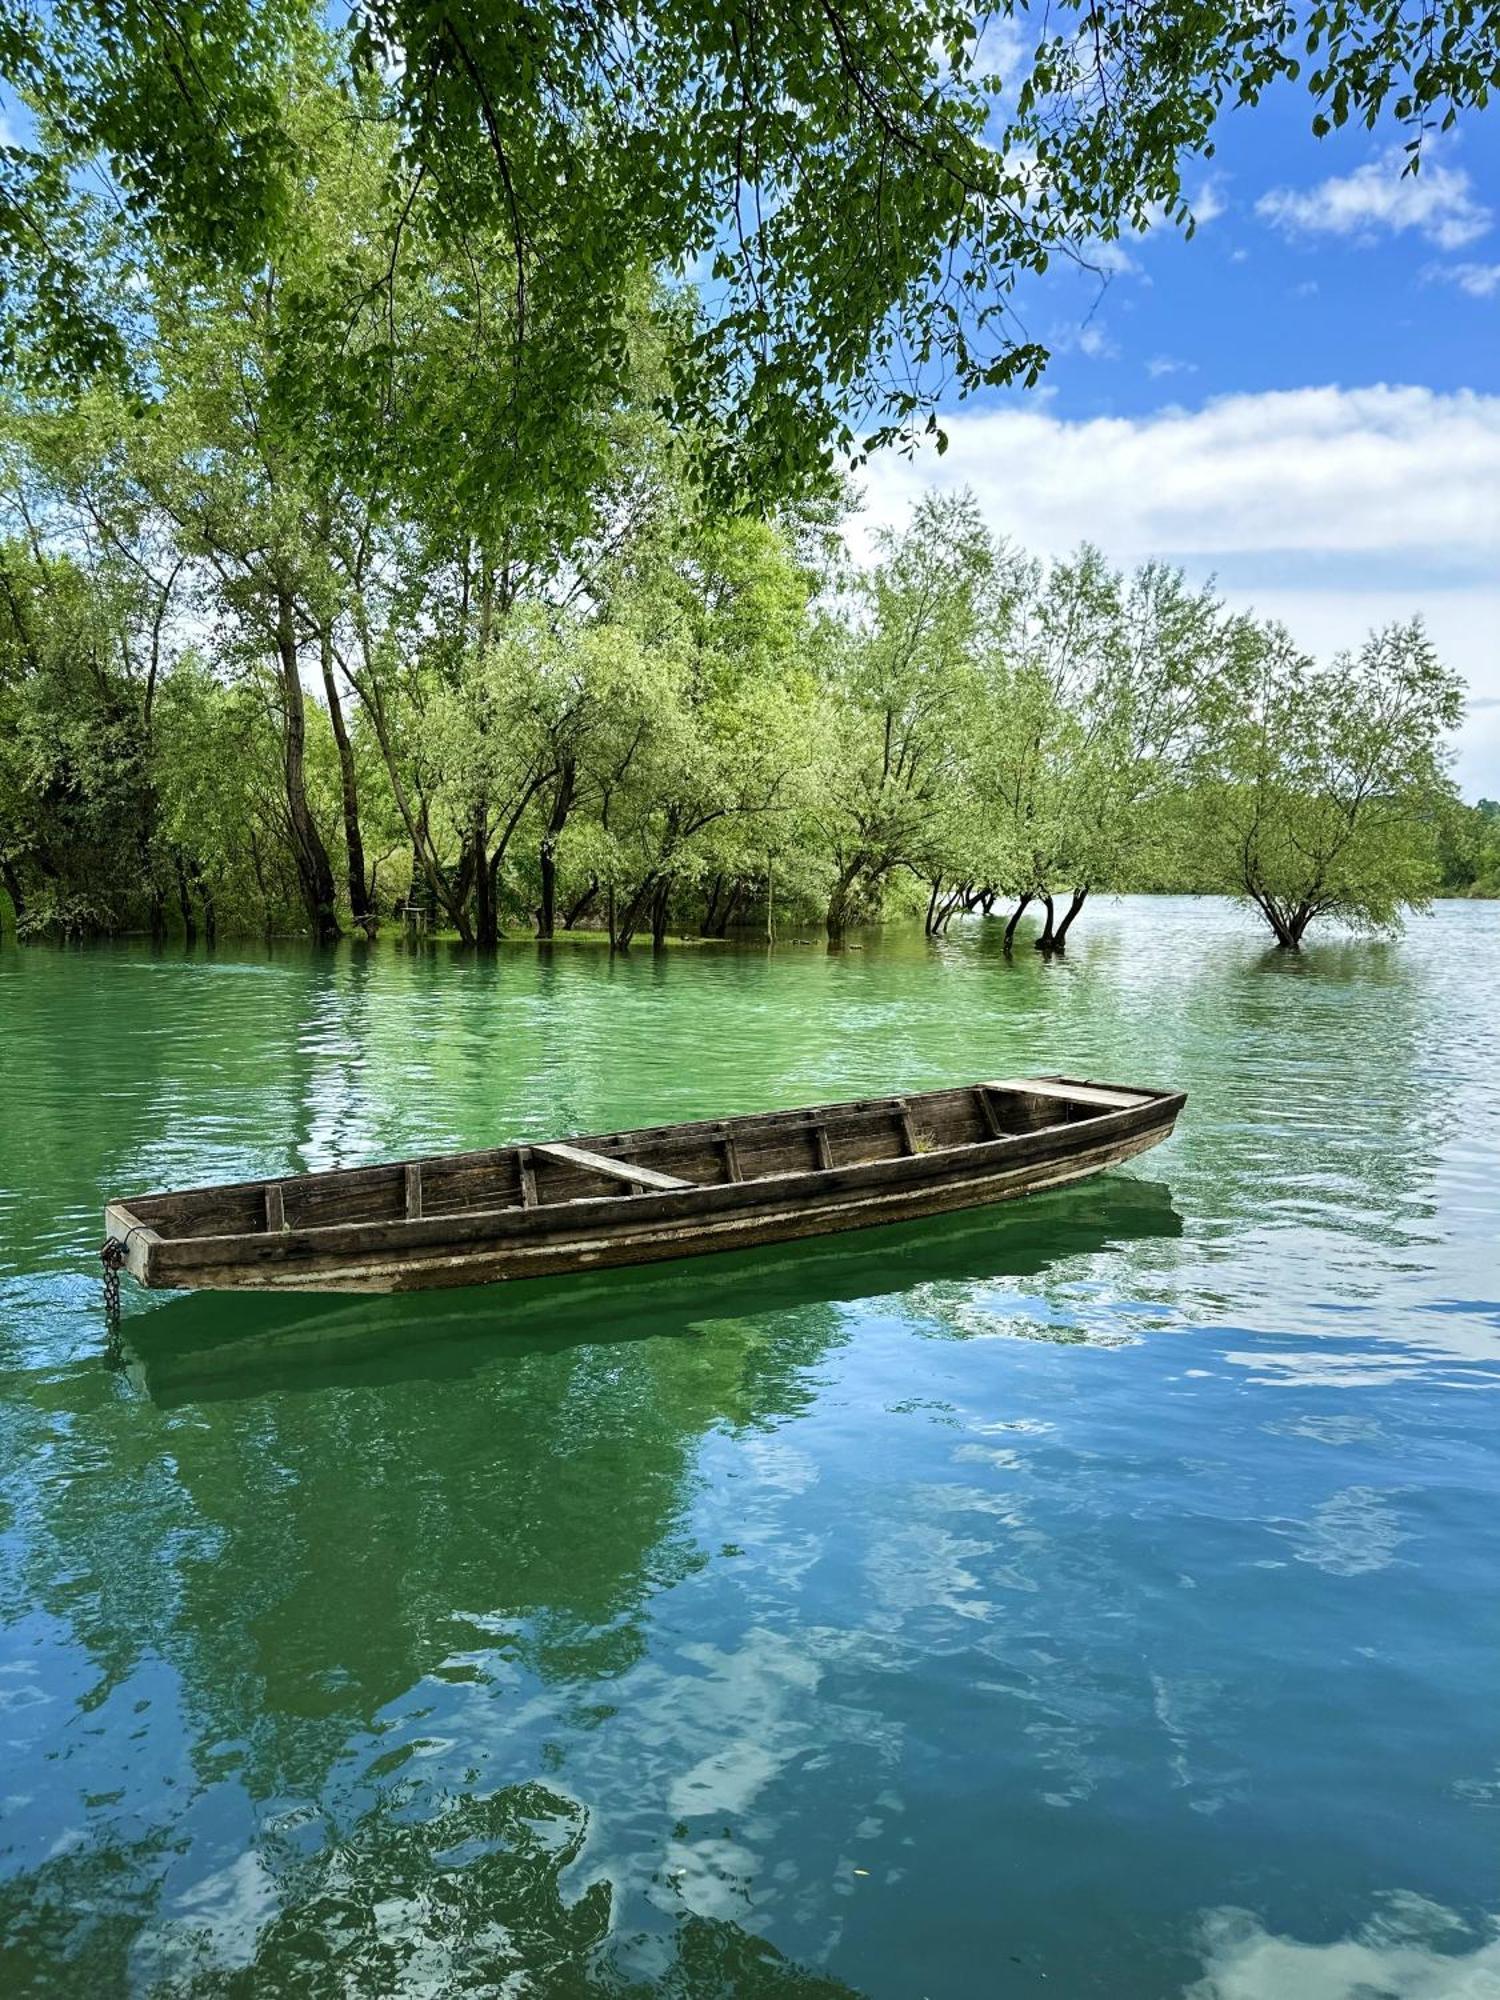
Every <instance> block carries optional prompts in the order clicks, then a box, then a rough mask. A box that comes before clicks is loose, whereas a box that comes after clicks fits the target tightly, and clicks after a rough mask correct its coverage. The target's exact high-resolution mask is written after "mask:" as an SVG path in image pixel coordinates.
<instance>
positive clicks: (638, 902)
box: [609, 874, 658, 951]
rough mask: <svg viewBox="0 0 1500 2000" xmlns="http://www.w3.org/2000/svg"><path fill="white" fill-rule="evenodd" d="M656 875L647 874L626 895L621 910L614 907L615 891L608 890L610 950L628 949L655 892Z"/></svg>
mask: <svg viewBox="0 0 1500 2000" xmlns="http://www.w3.org/2000/svg"><path fill="white" fill-rule="evenodd" d="M657 879H658V878H657V876H656V875H655V874H651V875H648V876H647V877H646V879H645V881H644V882H642V883H641V884H640V886H639V888H637V889H636V891H635V893H634V894H633V895H631V896H628V897H627V898H626V901H625V907H624V909H623V910H618V909H617V908H616V902H615V892H614V889H613V888H611V889H610V892H609V946H610V950H611V951H629V949H630V945H631V940H632V939H633V938H634V936H635V934H636V931H637V930H638V929H639V927H640V921H641V918H642V916H643V915H644V914H645V912H646V910H647V909H648V907H651V906H652V898H653V896H654V895H655V892H656V884H657Z"/></svg>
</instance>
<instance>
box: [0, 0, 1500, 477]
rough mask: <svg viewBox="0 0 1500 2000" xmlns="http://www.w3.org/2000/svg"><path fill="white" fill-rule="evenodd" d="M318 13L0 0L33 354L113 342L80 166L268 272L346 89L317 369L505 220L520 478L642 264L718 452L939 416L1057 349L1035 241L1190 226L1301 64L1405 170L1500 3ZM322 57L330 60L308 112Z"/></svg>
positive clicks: (503, 4)
mask: <svg viewBox="0 0 1500 2000" xmlns="http://www.w3.org/2000/svg"><path fill="white" fill-rule="evenodd" d="M321 21H322V15H321V10H320V9H318V8H317V7H315V6H314V5H313V4H311V0H199V4H197V5H195V6H193V7H191V8H187V9H183V8H171V9H156V8H143V7H137V6H134V5H131V4H128V0H67V4H61V5H58V6H55V7H51V8H46V9H41V8H36V7H34V6H32V5H31V4H29V0H0V77H3V78H4V79H5V80H6V81H7V82H8V83H9V85H10V86H11V87H12V88H13V89H14V90H16V91H17V92H19V93H20V94H21V95H22V96H23V97H24V98H25V99H26V101H27V102H28V103H29V105H30V106H31V107H32V109H33V111H34V113H35V116H36V119H37V134H36V137H35V139H34V140H14V141H12V142H11V143H10V144H8V145H6V146H4V147H3V148H0V285H3V289H4V299H3V328H4V332H5V336H6V339H7V343H8V348H9V352H10V354H11V356H12V358H13V360H14V361H15V362H16V363H17V364H19V365H22V366H24V367H25V368H27V369H28V370H29V371H31V372H32V373H33V374H37V375H40V376H41V377H43V378H44V379H45V378H48V377H56V376H63V377H67V376H70V375H71V376H75V377H76V376H77V375H78V374H79V373H80V372H84V373H86V372H89V371H91V370H92V369H94V368H96V367H97V366H98V365H99V364H100V363H101V362H103V361H106V360H109V359H111V358H113V359H114V360H116V361H120V360H122V359H123V358H124V357H123V353H122V340H121V331H120V326H119V320H120V312H119V300H118V296H117V295H115V294H113V293H112V292H111V289H110V286H109V283H108V278H107V274H106V273H101V271H100V269H99V268H98V265H97V263H96V262H95V261H93V260H91V258H90V256H89V254H88V252H87V250H86V249H85V248H84V247H83V245H82V244H81V243H80V242H79V241H78V239H77V234H76V230H75V228H74V223H73V213H72V211H73V210H74V208H75V207H76V204H77V203H78V201H79V200H80V199H82V198H83V194H84V189H85V182H84V180H83V178H82V176H83V170H84V169H90V170H94V171H96V172H97V173H98V174H99V175H102V177H103V179H104V180H105V181H106V182H107V184H108V186H109V188H110V190H111V194H112V198H113V200H114V202H115V204H116V208H117V211H118V214H119V217H120V220H121V226H122V227H130V228H136V229H140V230H143V231H145V232H146V233H148V234H149V235H151V236H152V237H153V238H154V239H155V240H156V242H157V243H158V244H159V245H160V246H161V247H162V249H163V250H164V251H165V252H166V253H168V254H169V255H170V256H172V257H173V258H175V259H177V260H179V261H180V262H182V263H183V264H184V265H185V266H189V267H192V268H194V269H198V270H201V271H205V272H217V273H219V274H221V275H222V274H226V273H227V274H231V275H236V276H239V277H245V276H248V275H250V274H253V273H256V272H258V271H260V270H261V269H263V268H264V267H265V266H266V265H267V264H268V263H270V264H272V265H276V264H279V263H281V262H282V261H283V260H284V258H285V257H286V254H287V246H288V244H289V243H290V242H293V241H296V240H299V239H305V238H306V236H307V234H308V231H309V228H310V223H309V216H308V207H309V199H308V175H309V171H310V170H311V171H312V172H313V174H314V176H316V172H317V166H316V155H317V153H318V150H319V148H320V147H322V146H323V145H325V144H326V138H327V131H328V128H329V127H330V125H331V124H334V123H339V122H342V123H343V124H345V125H346V126H348V127H350V128H355V127H362V128H365V129H366V130H367V131H372V132H373V131H376V130H377V129H378V131H379V133H380V134H381V137H380V139H379V141H378V143H377V144H376V146H375V149H374V150H375V152H376V153H377V154H378V156H379V171H380V173H381V175H382V177H383V182H382V185H383V199H382V201H381V203H380V210H379V216H378V220H376V221H375V222H373V224H372V228H371V231H370V234H369V236H368V238H367V239H366V240H365V241H364V242H363V243H362V244H361V245H360V247H359V250H358V252H357V253H356V254H354V255H352V256H351V257H350V258H349V259H348V264H347V268H346V269H345V270H344V272H343V273H342V274H341V275H342V278H343V281H344V282H343V285H342V288H341V297H340V298H339V300H338V302H337V304H336V306H335V307H334V308H333V310H332V315H331V317H330V316H329V315H328V313H327V311H326V310H325V314H324V319H323V323H322V328H321V332H322V336H323V337H322V339H321V341H320V342H319V343H318V346H317V351H316V353H314V352H312V351H308V352H305V353H304V354H303V355H302V357H301V360H302V364H303V381H304V384H305V381H306V379H307V376H308V372H309V371H312V372H315V373H318V374H319V375H321V374H322V373H323V372H326V370H327V368H328V367H329V366H330V364H334V365H336V364H337V363H338V362H339V361H340V360H347V359H348V358H349V356H350V354H351V347H350V336H351V329H352V328H355V327H358V326H363V327H364V329H365V335H366V336H367V337H362V338H355V339H354V340H353V347H352V352H353V354H354V356H355V357H356V358H357V362H358V366H357V369H356V370H355V373H354V375H353V376H352V377H350V379H351V380H358V381H363V382H365V383H367V384H368V385H369V386H370V388H371V390H372V393H376V394H381V395H383V393H384V390H383V387H382V385H383V384H384V382H385V381H387V380H388V379H389V378H390V377H391V376H392V375H393V374H394V373H397V372H399V367H400V363H399V355H398V351H397V350H398V348H399V342H397V341H395V340H389V341H386V342H382V340H381V339H380V338H379V332H378V330H379V328H380V327H382V326H384V327H385V328H386V329H387V331H388V332H389V331H391V330H392V329H393V328H394V326H395V325H396V323H397V322H398V321H399V318H400V316H401V313H402V311H403V306H402V303H401V301H402V298H403V294H405V296H406V298H407V300H408V305H409V299H410V291H409V278H410V260H411V259H412V258H413V257H415V258H416V259H417V260H418V261H419V262H420V260H421V258H422V257H423V255H424V254H425V253H426V246H429V245H433V244H435V245H436V246H438V248H439V249H440V250H443V249H446V250H449V251H452V250H454V249H457V248H459V247H461V246H465V245H469V244H472V243H473V242H474V241H475V240H477V239H482V240H484V241H485V242H487V243H489V244H491V245H493V246H495V248H496V249H497V250H498V251H501V252H503V259H502V261H503V264H504V269H505V272H506V280H505V288H504V296H503V298H502V297H501V296H500V295H499V294H498V293H497V294H496V296H495V298H494V300H493V326H492V332H493V333H495V334H497V335H499V336H500V337H499V338H496V339H494V340H493V341H492V343H491V352H492V365H493V366H494V367H495V368H496V369H498V370H500V371H501V372H502V373H503V374H504V375H505V376H506V378H507V388H508V393H506V394H505V395H503V396H502V397H501V399H500V407H501V408H502V410H503V411H504V413H505V422H506V423H507V424H508V425H509V426H510V427H511V429H512V431H513V432H514V433H515V443H516V447H517V448H516V449H514V450H513V451H510V452H507V453H504V454H501V455H500V457H498V458H497V457H496V456H495V455H494V454H492V453H487V452H483V451H481V450H480V449H479V448H478V446H479V443H480V441H479V440H478V439H476V438H474V437H471V436H469V437H465V438H464V440H463V442H464V444H465V446H466V450H465V453H464V454H463V456H464V457H465V458H466V460H467V477H468V479H469V480H470V481H471V482H475V481H477V482H481V483H483V482H490V483H491V484H492V487H493V489H494V490H499V488H500V487H501V486H502V485H503V486H505V488H506V490H507V491H512V492H513V491H514V489H515V484H516V475H517V468H518V466H520V465H523V464H525V463H527V462H528V459H529V455H530V454H531V453H535V456H536V470H535V473H534V475H533V477H534V480H535V482H536V483H537V484H538V485H540V486H549V487H551V488H553V489H558V490H561V491H564V492H566V491H569V490H573V489H575V488H576V486H577V484H578V482H580V481H583V480H586V478H587V475H588V468H587V467H584V468H581V469H579V470H575V469H574V467H573V463H572V458H571V454H570V452H569V450H567V449H562V450H559V449H558V448H557V440H559V439H562V440H564V442H565V443H567V444H570V443H571V442H572V440H573V439H574V438H575V436H576V433H577V431H578V429H579V423H578V417H579V414H580V413H591V412H593V411H595V410H597V409H598V408H599V407H600V406H601V405H602V404H605V403H607V402H608V401H610V400H611V397H612V396H613V394H614V393H616V392H618V391H619V390H621V389H622V388H623V386H624V385H625V384H626V383H627V382H628V381H629V379H630V376H631V370H632V366H633V361H632V356H631V352H630V349H631V342H630V338H629V326H630V322H631V309H632V305H633V302H634V301H636V300H637V299H638V297H639V293H640V288H641V286H642V284H643V283H648V282H657V283H662V282H666V283H671V284H677V285H681V286H683V287H684V288H685V289H686V291H687V294H688V296H689V299H690V312H691V327H690V332H689V337H687V338H685V339H684V340H682V341H681V342H679V343H677V344H675V345H674V347H673V349H672V352H671V355H670V358H669V364H668V366H667V369H666V373H665V377H664V379H663V381H662V383H661V385H660V393H661V402H662V406H663V408H664V409H666V410H667V411H668V412H670V414H671V415H672V417H673V418H674V420H675V421H676V422H677V423H678V424H682V425H691V426H694V427H698V428H711V429H713V430H715V431H716V432H717V433H718V434H719V435H720V437H721V440H722V441H723V442H722V446H721V449H720V450H719V451H717V452H716V453H715V454H714V455H713V457H712V459H711V460H709V461H708V463H707V464H706V466H705V468H704V470H705V473H706V475H707V476H709V477H711V478H712V479H713V480H714V481H715V483H716V484H717V486H718V488H719V490H720V492H721V494H723V495H728V496H741V497H742V496H744V495H746V494H754V495H756V496H758V497H759V498H761V499H765V498H767V497H768V496H770V495H772V494H773V493H779V494H786V493H791V492H796V491H800V490H804V489H805V488H806V486H807V484H808V482H809V481H810V480H812V481H815V480H816V479H817V478H818V477H819V476H821V475H822V474H824V473H826V471H827V469H828V468H829V466H830V465H831V464H833V463H834V461H835V458H836V457H837V456H839V455H842V454H847V453H848V452H849V451H850V450H851V449H854V448H856V447H860V446H865V447H868V446H873V445H877V444H880V443H882V442H888V441H890V440H891V439H893V438H896V437H901V436H905V435H909V434H910V433H911V432H912V431H913V430H914V429H918V428H921V427H923V426H935V424H936V418H935V415H934V411H935V408H936V401H937V398H938V397H939V396H940V395H943V394H950V395H951V394H954V393H957V394H962V393H966V392H968V391H971V390H974V389H978V388H981V387H985V386H994V385H996V384H1001V383H1006V382H1013V381H1017V380H1023V381H1024V380H1034V379H1035V376H1036V373H1037V371H1038V370H1039V369H1040V367H1041V366H1042V365H1043V362H1044V360H1045V355H1044V353H1043V350H1042V349H1041V348H1040V347H1039V346H1038V344H1037V343H1036V342H1035V341H1033V340H1032V339H1030V338H1029V337H1028V336H1027V335H1026V334H1025V332H1024V331H1023V330H1022V328H1021V326H1020V325H1019V323H1018V321H1017V320H1016V318H1015V317H1014V315H1013V312H1012V309H1011V304H1010V300H1011V295H1012V291H1013V288H1014V286H1015V284H1016V282H1017V280H1018V278H1019V277H1020V276H1022V275H1023V274H1025V273H1027V272H1038V271H1041V270H1044V269H1045V268H1046V266H1047V263H1048V260H1049V259H1051V258H1053V257H1056V256H1059V255H1071V256H1075V257H1079V258H1083V259H1087V258H1088V257H1089V255H1090V254H1091V246H1093V245H1095V244H1097V243H1098V242H1100V241H1108V240H1109V239H1111V238H1114V237H1116V236H1118V235H1119V234H1120V233H1121V232H1122V231H1129V230H1131V229H1136V228H1141V227H1145V226H1147V225H1148V224H1149V223H1151V222H1153V221H1157V220H1160V219H1162V218H1166V219H1168V220H1169V221H1172V222H1175V223H1178V224H1181V225H1183V226H1185V227H1188V228H1190V227H1191V214H1190V211H1189V207H1188V203H1187V201H1186V199H1185V195H1184V172H1185V169H1186V168H1187V167H1188V166H1189V165H1190V163H1191V162H1193V161H1194V160H1196V159H1199V158H1201V157H1203V156H1205V155H1207V154H1208V153H1210V152H1211V150H1212V147H1213V140H1214V131H1215V125H1216V121H1217V119H1218V118H1219V116H1220V114H1221V113H1222V112H1223V111H1224V110H1225V109H1226V108H1227V107H1230V106H1234V105H1245V104H1254V103H1255V102H1256V101H1257V100H1259V99H1260V98H1261V97H1262V95H1263V94H1264V93H1265V92H1266V91H1267V90H1269V89H1270V88H1272V87H1273V86H1275V85H1281V84H1284V85H1288V86H1295V87H1297V88H1298V89H1301V90H1304V91H1305V92H1306V94H1307V99H1308V107H1309V110H1308V115H1309V119H1310V122H1311V124H1312V127H1313V129H1314V130H1315V131H1319V132H1321V131H1326V130H1328V129H1330V128H1331V127H1333V126H1336V125H1341V124H1344V123H1345V122H1347V121H1350V120H1356V121H1364V122H1365V123H1367V124H1373V123H1375V122H1376V121H1377V120H1378V119H1380V118H1381V117H1384V116H1389V117H1391V118H1394V119H1395V120H1397V121H1400V122H1401V123H1403V124H1404V125H1405V126H1406V127H1407V128H1408V133H1409V137H1408V145H1409V148H1410V163H1411V166H1412V168H1413V169H1415V168H1416V167H1417V165H1418V162H1419V159H1420V148H1421V142H1422V139H1423V136H1424V134H1425V133H1426V132H1427V130H1429V129H1430V128H1431V127H1433V126H1442V125H1445V124H1447V123H1449V122H1451V121H1452V120H1453V119H1454V118H1455V117H1457V116H1458V115H1459V114H1460V113H1461V112H1462V111H1464V110H1466V109H1467V108H1469V107H1471V106H1476V105H1481V104H1483V103H1484V102H1486V100H1487V97H1488V94H1489V92H1490V90H1491V89H1492V87H1493V86H1494V83H1495V81H1496V76H1497V72H1500V25H1497V24H1500V10H1497V9H1496V8H1495V7H1494V6H1493V5H1492V4H1477V0H1444V4H1441V5H1439V4H1435V0H1286V4H1280V5H1276V6H1253V7H1246V6H1243V5H1235V4H1233V0H1193V4H1191V5H1186V4H1161V5H1152V6H1149V7H1143V6H1140V5H1138V4H1136V0H1071V4H1066V0H1065V4H1061V5H1057V4H1049V5H1047V6H1041V5H1036V6H1033V5H1029V4H1027V3H1026V0H1008V4H1005V5H1002V6H1000V7H997V8H994V9H985V10H978V9H976V8H973V7H971V6H965V5H961V4H960V5H955V4H952V0H903V4H901V5H897V4H894V0H870V4H866V5H864V6H861V7H860V8H858V9H852V8H850V7H848V6H847V5H846V4H845V0H771V4H755V5H746V6H729V7H725V6H720V5H718V4H714V0H644V4H642V0H633V4H631V5H630V6H628V7H627V6H622V5H618V4H613V0H605V4H599V5H594V4H590V5H587V6H584V5H578V4H558V0H495V3H494V4H485V5H483V6H477V5H461V4H454V5H448V6H442V7H433V6H430V5H428V4H427V0H357V4H355V5H354V6H353V7H352V8H351V11H350V15H349V27H348V30H347V32H346V33H344V34H343V35H341V36H339V37H337V38H330V37H329V36H328V35H327V34H326V32H325V31H324V29H323V27H322V25H321ZM309 69H312V70H314V71H316V72H318V73H319V74H320V75H321V76H322V77H323V78H324V80H325V81H326V83H327V85H328V88H329V91H330V92H331V93H332V96H331V98H330V100H329V101H328V102H327V103H325V105H324V106H323V109H322V111H321V114H320V116H319V117H318V118H315V119H313V120H311V121H310V120H309V119H308V117H307V115H306V95H307V86H306V79H307V75H308V72H309ZM326 304H327V302H326V301H325V308H326ZM297 372H298V371H297V370H296V369H295V368H291V367H290V366H289V368H288V377H289V380H288V387H289V388H295V386H296V379H295V378H296V376H297ZM429 394H431V395H433V396H434V397H437V392H436V390H435V388H434V387H433V385H431V384H429ZM438 400H440V398H438ZM475 406H477V405H475ZM475 406H471V407H475ZM424 421H425V422H426V423H427V424H428V425H430V426H436V427H438V428H440V427H441V424H440V418H439V413H438V411H437V409H436V408H427V409H425V411H424ZM460 428H462V424H461V423H460ZM549 440H550V441H551V444H550V445H549Z"/></svg>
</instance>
